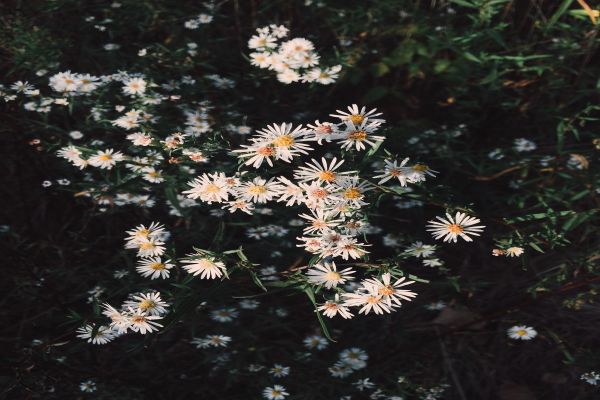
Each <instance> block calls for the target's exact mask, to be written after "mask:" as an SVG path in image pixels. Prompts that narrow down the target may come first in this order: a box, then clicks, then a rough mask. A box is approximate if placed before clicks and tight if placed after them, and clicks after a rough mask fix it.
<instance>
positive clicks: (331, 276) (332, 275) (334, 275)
mask: <svg viewBox="0 0 600 400" xmlns="http://www.w3.org/2000/svg"><path fill="white" fill-rule="evenodd" d="M341 278H342V276H341V275H340V273H339V272H336V271H329V272H328V273H327V274H325V279H326V280H328V281H339V280H340V279H341Z"/></svg>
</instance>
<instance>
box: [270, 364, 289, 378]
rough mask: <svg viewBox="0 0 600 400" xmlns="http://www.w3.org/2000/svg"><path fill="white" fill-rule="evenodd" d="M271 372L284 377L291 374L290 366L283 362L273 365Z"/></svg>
mask: <svg viewBox="0 0 600 400" xmlns="http://www.w3.org/2000/svg"><path fill="white" fill-rule="evenodd" d="M269 374H271V375H273V376H274V377H275V378H283V377H284V376H288V375H289V374H290V367H284V366H283V365H281V364H275V365H273V368H271V369H269Z"/></svg>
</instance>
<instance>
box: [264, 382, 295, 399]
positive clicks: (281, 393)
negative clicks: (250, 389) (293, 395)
mask: <svg viewBox="0 0 600 400" xmlns="http://www.w3.org/2000/svg"><path fill="white" fill-rule="evenodd" d="M286 396H289V393H288V392H286V391H285V388H284V387H283V386H281V385H273V386H272V387H267V388H265V389H264V390H263V397H264V398H265V399H267V400H284V399H285V397H286Z"/></svg>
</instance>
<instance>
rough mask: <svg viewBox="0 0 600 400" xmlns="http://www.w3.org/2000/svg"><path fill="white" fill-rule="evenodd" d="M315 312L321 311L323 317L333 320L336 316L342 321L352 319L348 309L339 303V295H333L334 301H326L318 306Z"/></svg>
mask: <svg viewBox="0 0 600 400" xmlns="http://www.w3.org/2000/svg"><path fill="white" fill-rule="evenodd" d="M317 310H318V311H322V312H323V315H325V316H326V317H329V318H333V317H335V316H336V315H338V314H339V315H340V316H341V317H342V318H344V319H350V318H353V317H354V315H353V314H352V313H351V312H350V310H349V309H348V307H347V306H346V305H345V304H343V303H341V302H340V298H339V295H337V294H336V295H335V299H334V300H327V301H326V302H325V303H324V304H322V305H320V306H318V307H317Z"/></svg>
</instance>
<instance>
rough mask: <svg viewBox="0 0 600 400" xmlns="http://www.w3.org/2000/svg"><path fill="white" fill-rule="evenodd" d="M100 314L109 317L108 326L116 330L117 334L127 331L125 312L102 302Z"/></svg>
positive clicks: (127, 318) (127, 322)
mask: <svg viewBox="0 0 600 400" xmlns="http://www.w3.org/2000/svg"><path fill="white" fill-rule="evenodd" d="M102 308H103V309H104V311H102V315H104V316H106V317H108V318H110V321H111V322H110V328H111V329H112V330H114V331H115V332H117V334H121V333H125V332H127V329H129V317H128V316H127V313H125V312H121V311H118V310H116V309H115V308H114V307H113V306H111V305H110V304H108V303H104V304H102Z"/></svg>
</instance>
